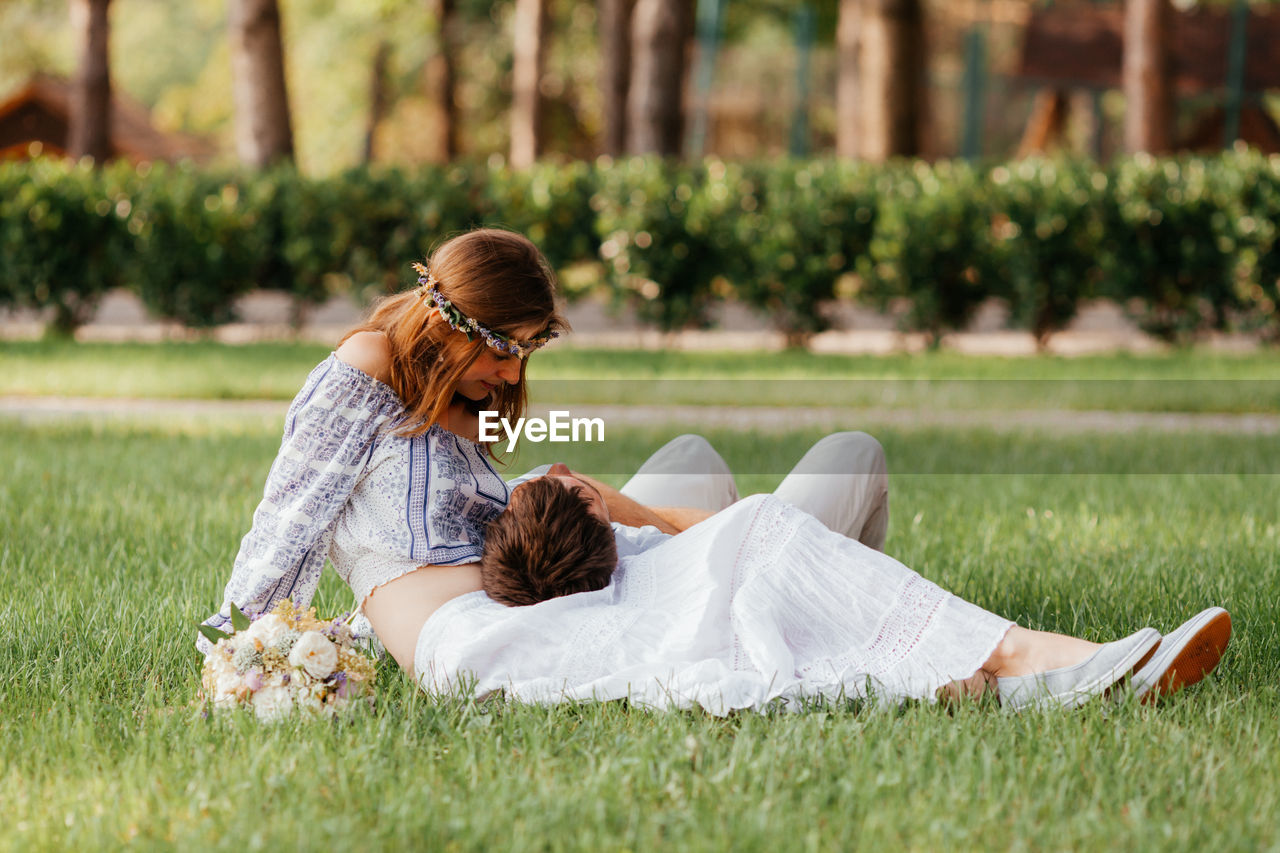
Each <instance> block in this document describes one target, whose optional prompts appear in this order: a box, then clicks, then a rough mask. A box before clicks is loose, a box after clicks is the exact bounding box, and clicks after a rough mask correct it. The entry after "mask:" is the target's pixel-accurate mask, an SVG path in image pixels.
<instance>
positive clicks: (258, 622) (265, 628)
mask: <svg viewBox="0 0 1280 853" xmlns="http://www.w3.org/2000/svg"><path fill="white" fill-rule="evenodd" d="M287 633H289V623H287V622H285V621H284V620H283V619H281V618H280V617H279V616H277V615H276V614H274V613H268V614H266V615H265V616H260V617H258V618H257V619H255V620H254V621H253V624H251V625H250V626H249V627H248V628H245V629H244V630H243V631H240V632H238V634H237V636H239V637H246V638H248V639H249V640H250V641H252V640H259V641H260V642H261V643H262V645H264V646H270V645H272V644H274V643H275V642H276V641H277V640H279V639H280V638H281V637H283V636H284V635H285V634H287Z"/></svg>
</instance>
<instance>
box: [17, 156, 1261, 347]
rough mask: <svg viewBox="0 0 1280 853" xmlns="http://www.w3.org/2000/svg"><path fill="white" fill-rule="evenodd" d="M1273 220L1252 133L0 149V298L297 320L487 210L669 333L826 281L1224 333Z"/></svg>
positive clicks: (944, 314) (874, 291)
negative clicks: (966, 159) (632, 144)
mask: <svg viewBox="0 0 1280 853" xmlns="http://www.w3.org/2000/svg"><path fill="white" fill-rule="evenodd" d="M1278 221H1280V157H1275V156H1272V157H1266V156H1263V155H1260V154H1258V153H1256V152H1250V151H1244V150H1239V151H1235V152H1229V153H1225V154H1223V155H1220V156H1216V157H1207V158H1193V157H1179V158H1165V159H1156V158H1152V157H1147V156H1138V157H1133V158H1129V159H1124V160H1119V161H1116V162H1115V163H1113V164H1111V165H1109V166H1105V167H1103V166H1098V165H1096V164H1092V163H1089V162H1084V161H1079V160H1066V159H1059V160H1038V159H1033V160H1024V161H1020V162H1017V163H1010V164H997V165H993V166H991V167H989V168H979V167H976V166H972V165H969V164H966V163H960V162H939V163H933V164H928V163H924V162H921V161H911V162H897V163H891V164H888V165H885V166H870V165H867V164H858V163H849V162H841V161H835V160H821V159H819V160H804V161H784V162H779V163H769V164H763V163H752V164H729V163H723V162H720V161H718V160H709V161H707V162H705V163H701V164H697V165H687V164H679V163H673V162H664V161H662V160H657V159H650V158H631V159H625V160H620V161H617V162H613V161H610V160H608V159H601V160H600V161H598V162H596V163H594V164H589V163H581V162H579V163H570V164H566V165H549V164H544V165H539V166H537V167H535V168H533V169H529V170H524V171H515V170H512V169H509V168H507V167H505V166H500V165H495V166H485V165H479V164H457V165H450V166H443V167H423V168H419V169H414V170H401V169H382V168H375V169H365V168H361V169H353V170H351V171H348V172H345V173H342V174H339V175H335V176H333V177H327V178H319V179H310V178H304V177H301V176H299V175H298V174H297V172H296V171H293V170H291V169H278V170H271V171H267V172H263V173H257V174H243V173H237V172H218V171H202V170H197V169H194V168H192V167H189V166H155V167H146V166H143V167H137V168H134V167H130V166H128V165H126V164H113V165H111V166H109V167H108V168H106V169H103V170H101V171H97V172H95V171H92V170H90V169H87V168H85V167H82V166H80V165H78V164H69V163H66V162H62V161H55V160H35V161H31V162H23V163H19V162H5V163H0V306H7V307H22V308H33V309H52V316H53V319H52V327H53V328H54V329H55V330H56V331H61V332H69V331H71V330H74V328H75V326H76V325H77V324H78V323H81V322H83V321H84V319H85V318H86V317H87V316H88V315H89V314H90V313H91V311H92V310H93V308H94V307H95V306H96V304H97V302H98V300H99V299H100V298H101V296H102V294H103V293H105V292H106V291H107V290H109V289H111V288H113V287H118V286H125V287H128V288H130V289H132V290H133V291H134V292H135V293H137V294H138V296H139V297H140V298H141V299H142V300H143V302H144V303H145V304H146V306H147V308H148V309H149V310H150V311H151V312H152V313H154V314H156V315H157V316H160V317H165V318H169V319H173V320H177V321H179V322H182V323H185V324H187V325H189V326H196V327H200V326H209V325H213V324H216V323H221V322H225V321H226V320H228V319H230V318H231V315H232V307H233V305H234V302H235V300H236V298H237V297H238V296H240V295H241V294H243V293H245V292H246V291H247V290H249V289H251V288H259V287H261V288H268V289H273V290H279V291H283V292H286V293H289V294H290V295H291V296H292V297H293V298H294V300H295V305H296V306H297V311H296V312H295V319H296V320H298V321H300V320H301V319H302V317H303V316H304V315H305V312H306V310H307V309H308V308H309V307H310V306H313V305H316V304H319V303H322V302H324V301H325V300H327V299H329V298H330V297H332V296H335V295H338V294H341V293H350V294H353V295H355V296H356V297H357V298H359V299H361V300H368V299H370V298H373V297H375V296H377V295H379V294H382V293H387V292H391V291H395V290H397V289H399V288H402V287H404V286H405V285H407V284H408V283H410V282H411V281H412V275H411V274H410V272H409V269H408V264H409V262H410V261H412V260H414V259H416V258H420V257H421V256H423V255H424V254H426V253H427V252H428V251H430V249H431V248H432V247H433V246H434V245H436V244H437V243H439V242H440V241H441V240H442V239H444V238H445V237H447V236H449V235H450V234H453V233H456V232H458V231H461V230H465V229H467V228H470V227H473V226H476V225H481V224H495V225H503V226H507V227H511V228H515V229H517V230H520V231H523V232H524V233H527V234H529V235H530V237H532V238H533V239H534V241H535V242H537V243H538V244H539V245H540V246H541V247H542V248H543V251H544V252H545V254H546V255H547V258H548V260H549V261H550V262H551V263H552V264H553V265H554V266H556V267H557V268H559V269H568V268H569V267H573V266H575V265H579V264H584V263H586V264H593V265H596V268H597V269H600V270H603V273H602V274H601V275H600V276H599V279H600V280H599V281H598V283H597V284H596V285H594V287H597V288H602V289H603V290H604V291H605V292H607V293H609V294H611V296H612V298H613V299H614V300H615V301H617V302H620V303H630V304H631V305H633V306H634V307H635V309H636V310H637V312H638V313H639V315H640V316H641V317H642V318H643V319H645V320H647V321H649V322H652V323H654V324H656V325H658V326H660V327H661V328H663V329H668V330H670V329H679V328H684V327H690V326H704V325H707V324H708V323H709V322H710V319H709V318H710V317H711V316H712V315H711V309H712V307H713V306H714V305H715V303H716V302H717V301H719V300H724V299H730V298H737V299H740V300H742V301H744V302H746V303H748V304H750V305H752V306H753V307H755V308H756V309H758V310H759V311H761V312H762V313H763V314H765V315H766V316H768V317H769V319H770V320H771V322H773V324H774V325H775V326H776V327H777V328H779V329H781V330H782V331H784V332H785V333H786V334H787V338H788V340H789V341H790V342H792V343H803V342H804V341H805V340H806V339H807V338H808V336H810V335H812V334H813V333H815V332H818V331H821V330H823V329H824V328H826V327H827V321H826V319H825V317H824V315H823V311H822V308H823V305H824V303H827V302H828V301H829V300H831V299H833V298H834V297H835V296H836V294H837V292H838V291H840V292H854V293H856V295H857V297H858V298H859V299H862V300H864V301H866V302H869V303H871V304H877V305H880V306H885V307H894V308H895V309H897V308H905V312H904V315H903V316H904V321H905V325H906V326H907V328H909V329H914V330H919V331H924V332H926V333H927V334H928V335H929V336H930V338H931V339H932V340H933V341H935V342H936V341H937V340H939V339H940V338H941V336H942V335H943V334H945V333H946V332H947V331H948V330H953V329H958V328H962V327H963V326H964V325H965V324H966V323H967V322H968V320H969V319H970V318H971V316H972V314H973V311H974V310H975V309H976V307H977V306H978V305H979V304H981V303H982V302H983V301H984V300H986V299H988V298H991V297H999V298H1001V299H1004V300H1006V301H1007V302H1008V305H1009V308H1010V318H1011V322H1012V323H1014V324H1016V325H1018V326H1020V327H1022V328H1026V329H1029V330H1031V331H1032V332H1033V333H1034V334H1035V335H1036V338H1037V340H1038V341H1039V342H1040V343H1041V344H1043V343H1044V342H1045V341H1046V340H1047V339H1048V337H1049V336H1050V335H1051V334H1053V332H1055V331H1057V330H1059V329H1061V328H1063V327H1064V326H1065V325H1066V324H1067V323H1069V322H1070V320H1071V319H1072V317H1074V315H1075V312H1076V310H1077V308H1078V306H1079V305H1080V304H1081V303H1082V301H1083V300H1086V299H1091V298H1095V297H1110V298H1113V299H1116V300H1118V301H1119V302H1120V303H1121V304H1123V305H1125V306H1126V307H1127V308H1128V309H1129V310H1130V311H1131V313H1132V314H1133V316H1134V317H1135V318H1136V319H1137V320H1138V322H1139V323H1140V324H1141V325H1142V326H1143V328H1145V329H1147V330H1148V331H1150V332H1152V333H1153V334H1156V335H1159V336H1161V337H1163V338H1165V339H1167V340H1170V341H1175V342H1182V341H1188V340H1192V339H1194V338H1195V337H1196V336H1197V335H1199V334H1201V333H1203V332H1205V331H1207V330H1209V329H1225V328H1238V329H1246V330H1253V331H1257V332H1259V333H1261V334H1262V335H1263V336H1264V337H1266V338H1269V339H1271V340H1277V339H1280V321H1278V320H1277V313H1276V304H1277V302H1280V246H1277V222H1278ZM574 278H575V280H581V279H582V278H583V277H582V276H581V275H575V276H574ZM588 278H590V276H589V275H588Z"/></svg>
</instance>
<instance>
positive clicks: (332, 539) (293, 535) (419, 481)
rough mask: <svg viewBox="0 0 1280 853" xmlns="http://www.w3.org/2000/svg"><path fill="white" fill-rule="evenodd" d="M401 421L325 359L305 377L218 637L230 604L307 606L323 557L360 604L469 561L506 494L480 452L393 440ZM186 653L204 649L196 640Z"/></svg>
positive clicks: (375, 391) (441, 434)
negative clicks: (386, 587) (397, 584)
mask: <svg viewBox="0 0 1280 853" xmlns="http://www.w3.org/2000/svg"><path fill="white" fill-rule="evenodd" d="M405 417H406V412H405V408H404V405H403V403H402V402H401V401H400V398H399V397H398V396H397V395H396V393H395V392H394V391H392V390H391V388H389V387H388V386H386V385H384V384H383V383H381V382H379V381H378V380H377V379H374V378H373V377H371V376H369V375H368V374H366V373H364V372H363V371H361V370H359V369H358V368H355V367H352V366H351V365H349V364H347V363H346V362H344V361H342V360H340V359H339V358H338V357H337V356H336V355H330V356H329V357H328V358H327V359H325V360H324V361H323V362H322V363H321V364H319V365H318V366H317V367H316V368H315V369H314V370H313V371H311V375H310V376H308V377H307V382H306V384H305V385H304V386H303V388H302V390H301V391H300V392H299V393H298V396H297V397H296V398H294V401H293V404H292V405H291V406H290V407H289V413H288V415H287V416H286V418H285V426H284V440H283V441H282V442H281V445H280V452H279V453H278V454H277V456H276V460H275V462H274V463H273V464H272V466H271V471H270V473H269V474H268V475H267V483H266V487H265V488H264V490H263V496H262V501H261V502H260V503H259V504H258V508H257V509H256V510H255V511H254V514H253V526H252V527H251V528H250V530H249V532H248V533H247V534H246V535H245V537H244V539H243V541H241V543H240V552H239V554H238V555H237V556H236V560H235V565H234V567H233V569H232V572H231V579H230V581H229V582H228V583H227V585H226V589H225V590H224V592H223V597H222V599H223V600H222V607H221V609H220V611H219V612H218V613H217V614H215V615H213V616H211V617H210V618H209V619H208V620H206V623H205V624H208V625H212V626H213V627H215V628H218V629H220V630H227V625H228V623H229V622H230V613H231V610H230V603H231V602H235V604H236V606H238V607H239V608H240V609H241V610H244V611H246V612H249V611H254V612H265V611H267V610H270V609H271V608H272V607H274V606H275V605H276V604H277V603H279V602H280V601H283V600H284V599H286V598H291V599H293V601H294V602H295V603H297V604H300V605H303V606H305V605H307V604H309V603H310V602H311V598H312V596H313V595H314V594H315V590H316V587H317V585H318V584H319V582H320V575H321V573H322V571H323V569H324V564H325V558H326V557H328V558H329V559H330V560H331V561H332V563H333V566H334V568H335V569H337V572H338V575H339V576H341V577H342V579H343V580H344V581H346V582H347V583H348V584H349V585H350V586H351V589H352V591H353V592H354V593H355V598H356V601H357V602H359V603H362V602H363V601H364V599H365V598H366V597H367V596H368V595H369V593H370V592H372V591H373V590H374V589H375V588H377V587H379V586H381V585H382V584H385V583H387V582H388V581H392V580H394V579H396V578H398V577H400V576H401V575H404V574H407V573H408V572H411V571H413V570H414V569H416V568H418V567H419V566H424V565H442V566H452V565H460V564H462V563H472V562H477V561H478V560H479V559H480V553H481V549H482V547H483V542H484V538H483V531H484V526H485V525H486V524H487V523H488V522H489V521H490V520H491V519H493V518H494V517H495V516H497V515H498V514H499V513H500V512H502V510H503V509H505V508H506V505H507V501H508V500H509V498H510V488H511V487H510V486H508V484H507V483H506V482H504V481H503V479H502V477H500V476H499V475H498V473H497V472H496V471H495V470H494V468H493V466H492V465H491V464H490V463H489V460H488V458H487V456H486V454H485V451H484V448H483V447H482V446H481V445H478V444H476V443H474V442H471V441H468V440H466V439H464V438H461V437H459V436H457V435H455V434H454V433H451V432H449V431H448V430H446V429H444V428H443V427H441V426H440V425H438V424H436V425H433V426H432V427H431V428H430V429H429V430H427V432H425V433H423V434H422V435H418V436H414V437H405V436H402V435H398V434H396V432H395V430H396V428H397V427H398V426H400V425H401V424H402V423H403V422H404V418H405ZM197 645H198V646H199V647H200V649H201V651H206V652H207V651H208V648H209V646H208V643H207V641H206V640H205V639H204V638H203V637H201V638H199V640H198V642H197Z"/></svg>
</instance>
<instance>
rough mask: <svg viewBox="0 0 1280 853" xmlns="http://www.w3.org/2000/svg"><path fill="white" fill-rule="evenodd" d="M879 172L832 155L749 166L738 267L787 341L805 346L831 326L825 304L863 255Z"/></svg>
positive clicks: (739, 279)
mask: <svg viewBox="0 0 1280 853" xmlns="http://www.w3.org/2000/svg"><path fill="white" fill-rule="evenodd" d="M875 174H876V171H875V170H874V169H873V168H872V167H869V166H865V165H860V164H849V163H842V162H839V161H831V160H810V161H792V162H787V163H782V164H778V165H771V166H767V167H765V166H761V167H757V168H754V169H751V170H750V171H749V173H748V176H747V177H744V178H743V185H742V187H741V190H740V193H739V194H740V196H741V201H740V206H741V207H742V209H743V212H742V214H741V215H740V216H738V217H737V218H736V222H737V230H736V234H735V237H736V239H737V241H738V244H739V246H740V247H741V251H740V252H731V253H730V256H731V257H737V258H741V259H743V261H745V263H743V264H740V265H739V267H740V268H735V269H733V270H732V273H733V278H734V282H735V285H736V287H735V290H736V292H737V293H738V295H739V296H740V297H741V298H743V299H744V300H746V301H747V302H749V303H750V304H751V305H752V306H754V307H755V308H756V309H757V310H759V311H761V312H762V313H764V314H765V315H766V316H767V317H768V318H769V319H770V320H771V321H772V322H773V324H774V326H775V327H776V328H777V329H779V330H780V331H782V332H783V333H784V334H785V335H786V338H787V343H788V344H789V345H792V346H799V345H803V344H804V343H805V342H806V341H807V340H808V338H809V337H810V336H812V335H813V334H814V333H816V332H821V331H824V330H825V329H827V328H828V327H829V325H830V323H829V321H828V319H827V317H826V316H825V315H824V314H823V310H822V306H823V303H824V302H827V301H829V300H832V299H834V298H835V296H836V284H837V282H838V281H839V279H840V277H841V276H842V275H845V274H847V273H850V272H852V271H853V270H854V269H856V267H857V264H858V262H859V260H860V259H862V258H865V257H866V255H867V252H868V250H869V247H870V244H871V236H872V233H873V231H874V229H875V226H876V211H877V197H876V192H875V183H874V181H875Z"/></svg>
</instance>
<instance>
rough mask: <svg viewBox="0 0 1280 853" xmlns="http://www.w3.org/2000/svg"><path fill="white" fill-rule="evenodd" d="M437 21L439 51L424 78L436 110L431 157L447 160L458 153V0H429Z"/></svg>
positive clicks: (437, 46)
mask: <svg viewBox="0 0 1280 853" xmlns="http://www.w3.org/2000/svg"><path fill="white" fill-rule="evenodd" d="M427 11H428V12H430V13H431V15H432V17H433V18H435V21H436V52H435V53H434V54H433V55H432V56H431V58H430V59H428V60H427V64H426V67H425V68H424V69H423V78H424V83H425V88H426V90H427V100H428V101H429V102H430V104H431V109H432V111H433V112H434V114H435V115H434V122H433V123H434V125H435V131H436V132H435V136H436V140H437V142H436V146H435V148H436V151H435V154H434V155H433V157H432V159H433V160H435V161H436V162H437V163H447V162H449V161H450V160H453V159H454V158H455V157H457V156H458V101H457V98H456V96H455V92H454V90H455V88H456V85H457V72H456V70H455V69H457V67H458V63H457V47H458V32H457V30H458V20H457V19H458V15H457V9H456V4H455V0H427Z"/></svg>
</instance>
